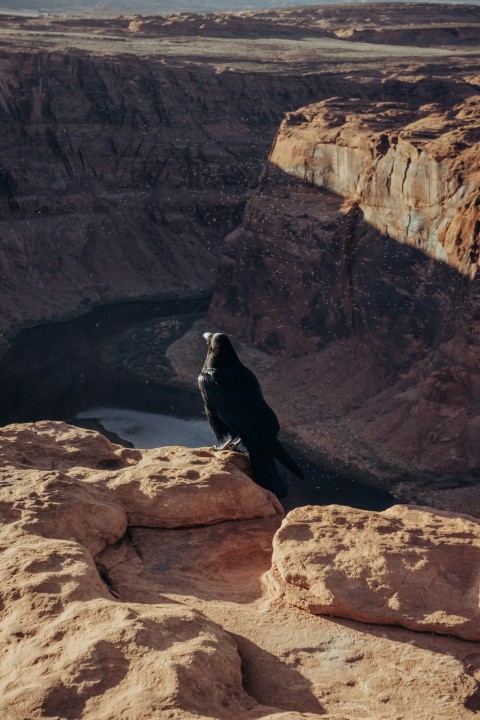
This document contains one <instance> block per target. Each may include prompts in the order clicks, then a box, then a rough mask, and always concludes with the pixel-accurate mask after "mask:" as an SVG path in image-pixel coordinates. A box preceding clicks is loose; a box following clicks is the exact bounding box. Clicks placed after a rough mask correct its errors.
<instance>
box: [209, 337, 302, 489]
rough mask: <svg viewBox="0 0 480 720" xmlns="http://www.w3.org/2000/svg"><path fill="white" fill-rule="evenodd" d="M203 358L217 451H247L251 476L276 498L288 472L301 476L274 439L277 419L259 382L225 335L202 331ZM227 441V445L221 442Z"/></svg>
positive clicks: (286, 482)
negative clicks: (242, 448)
mask: <svg viewBox="0 0 480 720" xmlns="http://www.w3.org/2000/svg"><path fill="white" fill-rule="evenodd" d="M203 337H204V338H205V340H206V341H207V346H208V349H207V357H206V360H205V364H204V366H203V369H202V372H201V373H200V375H199V377H198V385H199V387H200V392H201V393H202V398H203V402H204V403H205V412H206V414H207V418H208V421H209V423H210V425H211V427H212V430H213V432H214V433H215V435H216V437H217V439H218V440H219V442H222V443H224V444H223V445H222V446H221V447H222V448H226V447H229V446H238V445H239V444H240V442H241V443H242V444H243V445H244V446H245V447H246V449H247V450H248V454H249V456H250V464H251V466H252V472H253V477H254V479H255V481H256V482H257V483H258V484H259V485H262V487H264V488H267V490H271V491H272V492H274V493H275V494H276V495H277V496H278V497H280V498H282V497H285V496H286V494H287V493H288V475H289V472H288V471H290V472H291V473H293V474H294V475H297V476H298V477H299V478H303V477H304V476H303V473H302V471H301V470H300V468H299V467H298V465H297V463H296V462H295V461H294V460H292V458H291V457H290V455H289V454H288V453H287V451H286V450H285V448H284V447H283V446H282V445H281V443H280V441H279V440H278V438H277V435H278V433H279V431H280V426H279V424H278V419H277V416H276V415H275V413H274V412H273V410H272V408H271V407H269V405H267V403H266V402H265V399H264V397H263V395H262V390H261V388H260V384H259V382H258V380H257V378H256V377H255V375H254V374H253V372H252V371H251V370H249V369H248V368H247V367H245V365H243V364H242V363H241V362H240V360H239V358H238V355H237V353H236V352H235V350H234V348H233V345H232V343H231V342H230V340H229V338H228V337H227V336H226V335H224V334H223V333H205V334H204V336H203ZM225 441H226V442H225Z"/></svg>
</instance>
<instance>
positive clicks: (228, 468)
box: [0, 3, 480, 720]
mask: <svg viewBox="0 0 480 720" xmlns="http://www.w3.org/2000/svg"><path fill="white" fill-rule="evenodd" d="M479 39H480V8H478V7H476V6H468V5H455V6H453V5H438V6H433V5H428V4H421V3H415V4H412V5H409V4H406V3H401V4H400V3H385V4H380V5H377V4H372V5H369V4H362V5H357V6H356V5H346V6H338V5H336V6H318V7H313V6H310V7H301V8H298V7H297V8H286V9H281V10H264V11H255V12H238V13H226V14H218V15H208V16H201V15H197V14H194V13H184V14H182V15H178V16H171V17H166V18H165V17H164V18H160V17H153V16H151V17H150V16H140V15H124V16H123V17H119V18H110V19H101V18H99V17H97V18H88V17H80V16H79V17H63V16H61V15H58V16H54V15H52V16H51V17H48V16H41V17H14V16H13V15H12V16H4V17H3V18H2V21H1V27H0V136H1V148H0V279H1V287H2V290H1V297H2V302H1V304H0V332H1V333H2V334H1V339H2V342H1V346H0V351H1V353H2V355H3V356H4V357H5V358H6V360H7V359H8V355H7V352H8V348H9V345H10V344H11V343H14V341H15V336H16V335H17V334H18V333H19V332H20V331H21V330H23V329H27V328H34V327H35V326H41V325H44V324H47V323H54V322H55V323H57V322H60V321H67V320H69V319H72V318H77V317H79V316H82V314H84V313H86V312H87V311H88V310H90V309H92V308H98V309H99V312H101V308H102V307H103V306H106V305H108V304H109V303H113V302H115V303H122V302H124V303H128V302H130V301H132V300H135V301H147V300H148V301H152V300H153V301H171V302H175V301H181V302H187V303H188V302H190V301H192V302H193V301H194V300H195V298H199V297H204V298H205V297H207V296H208V295H211V296H212V300H211V303H210V307H209V309H208V314H207V315H206V316H204V317H200V318H199V319H195V322H194V324H193V326H192V327H191V328H190V329H189V330H188V331H187V332H183V331H182V332H179V333H178V334H177V335H176V336H175V338H172V339H173V342H171V343H170V344H169V346H168V347H167V348H166V349H165V350H166V354H165V358H166V363H167V364H166V365H163V364H162V363H163V362H164V359H162V363H160V364H159V365H158V367H157V366H156V363H155V358H156V357H157V356H156V354H155V353H156V350H155V342H156V340H155V338H157V337H158V333H157V334H156V328H155V326H154V325H152V327H151V328H150V326H149V328H150V329H151V330H152V332H151V334H150V335H149V334H148V333H147V332H145V327H144V325H145V318H143V319H142V323H139V326H138V328H137V329H135V328H133V330H132V331H131V333H130V330H129V331H128V333H130V334H128V333H127V334H125V333H124V334H123V335H122V334H121V333H119V336H118V343H119V344H118V343H117V345H116V346H115V347H116V348H117V349H116V351H115V352H116V355H115V353H113V354H112V353H111V352H110V350H111V348H110V346H109V350H108V352H103V351H102V348H101V346H100V345H99V344H98V343H99V340H98V337H97V336H98V333H99V332H100V334H101V329H100V330H99V331H95V332H97V335H95V333H94V332H92V333H91V336H89V337H85V338H83V337H82V338H77V340H76V341H77V344H78V348H79V350H78V357H77V365H75V368H76V370H78V361H79V359H81V356H82V353H88V352H89V343H91V354H92V357H94V358H96V357H98V360H99V372H98V376H97V377H96V378H95V380H96V382H98V383H101V382H102V378H103V375H102V373H103V372H104V370H105V368H106V367H108V366H110V367H112V371H115V372H117V373H118V372H121V373H125V375H117V381H118V383H119V385H118V386H119V387H120V386H121V384H122V382H123V379H124V378H126V377H127V376H128V375H130V377H131V378H132V382H134V381H135V382H136V381H137V380H140V381H141V382H144V381H145V380H148V382H149V383H151V387H152V388H155V384H156V383H157V384H158V383H161V382H164V381H165V374H167V375H168V383H169V384H170V386H171V388H173V389H175V388H179V389H183V390H186V391H191V390H192V388H193V387H194V386H195V384H196V377H197V375H198V371H199V369H200V368H201V366H202V363H203V358H204V353H205V346H204V341H203V339H202V332H204V331H205V330H206V329H208V330H223V331H226V332H228V333H229V334H230V335H231V336H232V337H233V338H234V341H235V344H236V346H237V347H238V349H239V352H240V354H241V357H242V358H243V359H244V360H245V362H246V363H247V364H248V365H250V366H251V367H254V368H255V372H256V373H257V374H258V376H259V378H260V380H261V383H262V386H263V388H264V390H265V394H266V397H267V398H268V399H269V401H271V404H272V405H273V406H274V407H275V410H276V411H277V412H278V415H279V418H280V423H281V426H282V429H283V435H284V437H285V438H286V439H288V440H289V441H291V442H293V443H295V444H296V445H297V446H298V447H301V448H302V449H303V450H304V451H306V452H307V453H310V455H311V457H313V458H314V459H315V460H316V461H317V462H319V463H320V464H323V465H325V466H327V467H329V468H331V469H332V470H336V471H339V472H341V473H342V474H344V475H345V476H348V477H351V478H357V479H361V480H363V481H364V482H367V483H370V484H371V485H374V486H376V487H378V488H380V489H383V490H388V491H390V492H391V493H392V494H393V495H394V496H395V497H396V498H397V499H398V500H399V501H402V502H405V503H410V505H408V504H405V505H402V506H400V505H398V506H394V507H393V508H390V509H389V510H387V511H385V512H384V513H377V512H366V511H360V510H354V509H353V508H346V507H342V506H340V505H339V506H329V507H328V509H323V510H322V509H321V508H320V509H319V508H315V507H310V508H297V509H296V510H293V511H292V512H291V513H289V514H288V515H287V517H286V518H284V517H283V509H282V507H281V506H280V505H279V503H278V501H277V500H276V498H274V497H273V496H271V495H270V494H269V493H266V492H265V491H263V490H262V489H261V488H259V487H258V486H256V485H255V484H254V483H252V482H251V480H250V479H249V477H248V473H249V469H248V464H247V463H246V461H245V459H244V458H243V456H239V455H237V454H234V453H228V452H224V453H222V454H220V455H217V454H215V453H213V452H212V451H210V450H207V449H198V450H192V451H190V450H186V449H185V448H183V449H182V448H165V449H164V448H159V449H156V450H149V451H139V450H136V449H131V448H121V447H119V446H117V445H112V444H111V443H110V442H109V441H108V440H107V439H105V438H103V437H102V436H100V435H99V434H98V433H95V432H91V431H86V430H80V429H74V428H72V427H70V426H68V425H65V424H63V423H54V422H37V423H28V422H27V423H26V424H23V425H10V426H8V427H6V428H3V429H2V432H1V434H0V435H1V437H0V462H1V468H2V470H1V472H2V483H1V488H0V491H1V493H0V494H1V503H0V510H1V512H2V538H3V540H2V547H3V548H4V551H5V564H4V565H2V572H3V577H4V592H2V595H1V598H0V612H2V614H3V615H4V618H3V620H4V622H2V633H1V637H2V643H3V645H4V647H5V649H6V652H5V654H4V669H3V670H2V675H1V676H2V683H3V685H2V693H1V696H2V700H1V702H2V704H3V705H2V706H1V709H2V712H3V714H4V716H5V717H7V718H8V719H9V720H10V718H11V720H19V718H26V717H32V718H37V717H39V718H40V717H41V718H51V719H53V718H55V719H56V720H58V718H60V719H61V720H63V718H68V719H70V718H92V720H93V719H95V720H99V719H100V718H105V719H107V718H112V719H113V718H119V717H125V718H126V719H127V720H130V719H131V720H133V719H134V718H143V717H159V718H160V717H161V718H162V719H163V718H171V719H175V720H177V719H178V720H190V718H193V717H196V718H206V717H208V718H212V717H215V718H233V717H235V718H245V720H247V718H248V719H250V718H252V720H253V718H260V717H264V718H267V717H268V718H272V719H273V718H275V719H276V720H284V719H285V720H286V719H287V718H289V719H290V718H291V719H292V720H293V718H317V717H328V718H332V719H333V718H334V719H335V720H340V719H341V718H344V719H345V718H346V719H348V720H350V718H352V719H353V718H354V717H355V718H358V717H362V718H373V717H374V718H378V719H379V720H380V719H383V718H385V720H387V719H388V720H390V719H391V720H393V718H402V719H405V720H420V719H423V718H424V719H425V720H430V718H432V717H436V718H439V719H440V718H445V720H451V718H458V720H463V718H470V717H473V715H475V714H476V712H477V711H478V709H479V708H480V702H479V685H478V682H480V674H479V673H480V670H479V668H480V663H479V658H480V653H479V652H478V640H479V639H480V636H479V625H478V612H479V611H478V579H477V578H478V572H477V570H476V567H477V560H478V559H477V558H476V555H477V554H478V553H477V550H478V542H479V537H480V531H479V530H478V523H479V520H478V519H477V518H479V517H480V493H479V491H478V482H479V480H480V449H479V448H480V444H479V442H478V439H479V432H480V412H479V410H478V408H479V401H480V384H479V380H478V377H479V372H478V371H479V363H480V357H479V352H478V340H479V336H480V296H479V289H478V279H477V270H478V264H479V258H480V194H479V187H480V172H479V170H478V158H479V149H480V144H479V143H480V123H479V120H478V117H479V112H478V111H479V108H480V50H479V47H480V43H479ZM125 308H127V305H125ZM125 312H126V317H127V315H128V313H127V309H125ZM68 327H69V326H68V324H65V332H67V333H68ZM150 329H149V332H150ZM157 329H158V328H157ZM38 330H39V336H38V337H39V347H40V348H41V344H40V338H41V330H40V328H38ZM112 337H113V336H112ZM112 342H113V341H112ZM139 342H141V350H142V352H138V344H139ZM112 347H113V345H112ZM41 352H42V351H41ZM50 352H51V353H55V347H53V346H52V348H51V349H50ZM34 354H35V347H34V345H32V356H31V357H32V358H33V357H34ZM45 354H47V353H45ZM162 358H163V356H162ZM42 359H43V358H42ZM25 362H26V363H27V364H28V363H29V362H30V360H29V359H28V358H26V359H25ZM116 363H117V365H116ZM118 363H119V364H120V365H118ZM167 366H168V367H167ZM119 368H120V370H119ZM13 371H15V368H14V369H13ZM68 376H69V369H68V368H65V374H64V375H63V376H62V383H63V382H64V385H62V388H63V387H65V392H66V393H67V392H68V387H69V379H68ZM3 382H4V384H5V383H7V384H6V385H5V387H4V388H3V389H2V397H5V398H9V397H10V400H7V402H15V400H14V399H13V400H12V398H14V397H21V400H22V403H24V405H25V408H27V409H26V410H25V412H26V413H27V414H26V415H25V418H23V417H22V419H25V420H28V419H29V418H28V397H27V396H28V387H26V388H25V387H24V388H20V389H18V388H13V386H12V387H8V380H7V381H6V380H5V378H4V380H3ZM92 383H93V381H92ZM32 387H33V385H32ZM92 387H95V386H94V384H92ZM9 393H10V395H9ZM145 393H146V394H148V389H146V390H145ZM152 397H153V395H152ZM152 397H151V398H150V400H149V401H147V400H146V401H145V402H146V403H147V404H148V402H153V404H155V402H156V401H155V400H152ZM35 400H37V399H35ZM55 417H58V415H56V416H55ZM30 419H32V420H43V418H39V417H38V416H33V415H32V417H31V418H30ZM48 419H52V418H48ZM412 506H414V507H412ZM419 506H423V508H422V507H419ZM59 508H61V513H60V516H59V512H58V510H59ZM433 508H435V510H433ZM343 528H344V529H345V532H343ZM336 530H338V532H336ZM272 544H273V556H272ZM93 616H95V618H96V619H95V622H92V619H91V618H92V617H93ZM27 618H29V620H28V621H27V620H26V619H27ZM29 623H30V624H29ZM79 637H81V639H82V642H81V643H80V644H78V638H79ZM18 668H20V669H21V671H19V670H18ZM32 668H35V669H34V670H32ZM19 673H20V674H19ZM158 677H160V682H158ZM207 681H208V682H207Z"/></svg>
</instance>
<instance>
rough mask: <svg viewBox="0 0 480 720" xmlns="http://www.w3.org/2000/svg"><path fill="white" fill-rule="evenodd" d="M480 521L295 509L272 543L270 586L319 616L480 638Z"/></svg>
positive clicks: (412, 511)
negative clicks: (479, 569)
mask: <svg viewBox="0 0 480 720" xmlns="http://www.w3.org/2000/svg"><path fill="white" fill-rule="evenodd" d="M479 548H480V523H479V521H478V520H474V519H473V518H471V517H468V516H466V515H463V516H462V515H455V514H454V513H443V514H441V513H439V512H438V511H436V512H433V511H431V510H430V509H429V508H425V509H423V508H412V507H407V506H402V505H395V506H394V507H392V508H389V509H388V510H385V511H384V512H383V513H374V512H365V511H362V510H356V509H353V508H345V507H340V506H335V505H330V506H329V507H327V508H321V507H313V506H310V507H303V508H297V509H296V510H292V511H291V512H290V513H289V514H288V517H287V518H286V520H285V521H284V523H283V524H282V527H281V529H280V530H279V531H278V532H277V534H276V536H275V541H274V550H273V557H272V571H271V574H270V578H271V582H272V585H273V587H274V588H275V592H278V593H280V594H282V596H283V597H284V598H285V599H286V601H287V602H291V603H292V604H294V605H298V606H299V607H301V608H303V609H305V610H308V611H309V612H312V613H314V614H317V613H318V614H326V615H336V616H339V617H349V618H352V619H353V620H362V621H364V622H375V623H379V624H380V625H403V626H404V627H408V628H410V629H412V630H421V631H424V632H437V633H442V634H445V635H455V636H457V637H460V638H464V639H467V640H477V641H478V640H479V639H480V613H479V606H478V585H477V583H478V578H477V574H476V572H475V571H474V570H473V568H475V567H476V565H477V562H478V559H477V558H478V554H479Z"/></svg>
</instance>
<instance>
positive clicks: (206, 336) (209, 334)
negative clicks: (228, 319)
mask: <svg viewBox="0 0 480 720" xmlns="http://www.w3.org/2000/svg"><path fill="white" fill-rule="evenodd" d="M212 334H213V333H203V337H204V338H205V340H206V341H207V342H208V341H209V340H210V338H211V337H212Z"/></svg>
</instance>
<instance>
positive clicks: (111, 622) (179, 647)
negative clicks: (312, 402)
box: [0, 422, 282, 720]
mask: <svg viewBox="0 0 480 720" xmlns="http://www.w3.org/2000/svg"><path fill="white" fill-rule="evenodd" d="M235 463H237V464H235ZM241 463H242V459H241V458H240V463H239V461H238V459H237V457H236V456H235V454H233V453H228V452H226V453H225V452H223V453H220V454H218V455H215V454H214V452H213V451H211V450H207V449H200V450H187V449H185V448H162V449H161V450H160V451H146V452H143V453H142V452H140V451H136V450H128V449H125V448H122V447H120V446H117V445H113V444H112V443H110V442H109V441H108V440H107V439H106V438H104V437H103V436H101V435H99V434H98V433H95V432H92V431H87V430H80V429H78V428H74V427H71V426H68V425H66V424H64V423H54V422H40V423H35V424H32V425H17V426H13V425H12V426H8V427H6V428H4V429H2V430H1V432H0V477H1V493H0V494H1V505H0V510H1V523H2V524H1V526H0V543H1V546H2V550H3V561H2V563H1V567H0V578H1V588H2V591H1V597H0V613H1V630H0V645H1V646H2V648H4V652H2V661H1V663H0V664H1V671H0V677H1V681H0V697H1V700H0V711H1V714H2V717H5V718H9V719H10V718H11V719H12V720H13V718H19V717H27V716H28V717H30V716H32V717H45V718H47V717H48V718H51V717H59V718H91V719H92V720H101V719H103V718H105V719H107V718H113V717H115V718H117V717H125V718H128V719H129V720H130V719H131V720H133V719H134V718H139V719H140V718H146V717H156V716H157V713H158V711H159V708H161V709H162V712H163V711H165V712H166V713H167V714H165V715H163V717H170V718H177V717H179V718H182V719H183V718H187V717H190V712H192V713H195V717H203V716H204V715H203V713H208V716H210V715H213V716H215V717H224V716H225V714H227V715H230V716H239V717H240V716H243V715H244V714H245V713H246V712H247V711H249V710H251V709H252V708H253V707H254V706H255V702H254V701H253V700H252V698H249V697H248V695H247V694H246V693H245V692H244V690H243V688H242V678H241V672H240V658H239V655H238V652H237V648H236V644H235V642H234V640H233V639H232V638H231V637H230V636H229V635H228V634H227V633H225V632H224V631H223V630H222V629H221V628H220V627H219V626H218V625H216V624H215V623H212V622H211V621H209V620H208V619H207V618H205V617H204V616H203V615H201V613H199V612H197V611H196V610H194V609H189V608H187V607H185V606H184V605H182V604H179V603H176V602H170V601H169V600H168V599H166V598H163V599H161V598H159V599H158V601H157V602H156V603H155V604H150V605H144V604H139V603H124V602H120V601H118V600H117V599H116V596H115V594H114V595H113V596H112V593H111V592H110V590H109V587H108V585H107V584H106V583H105V582H103V580H102V579H101V577H100V574H99V572H98V569H97V567H96V566H95V562H94V559H93V556H95V555H96V554H98V552H99V551H101V550H102V549H103V548H105V547H106V546H108V545H113V544H114V543H117V542H118V541H120V540H121V539H122V537H123V536H124V534H125V532H126V530H127V526H128V525H130V526H131V525H138V524H146V523H151V525H152V526H154V527H162V526H163V527H178V526H185V525H201V524H209V523H218V522H220V521H222V520H226V519H231V520H233V519H240V518H243V519H244V518H251V517H272V516H273V517H274V516H276V515H277V514H278V513H281V512H282V510H281V507H280V505H279V504H278V501H277V500H276V499H275V498H273V497H272V496H271V495H270V493H268V492H267V491H265V490H263V489H262V488H260V487H259V486H258V485H255V483H253V482H252V481H251V480H250V478H248V476H247V475H245V474H244V473H243V472H242V471H241V470H240V469H239V467H238V464H241Z"/></svg>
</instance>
